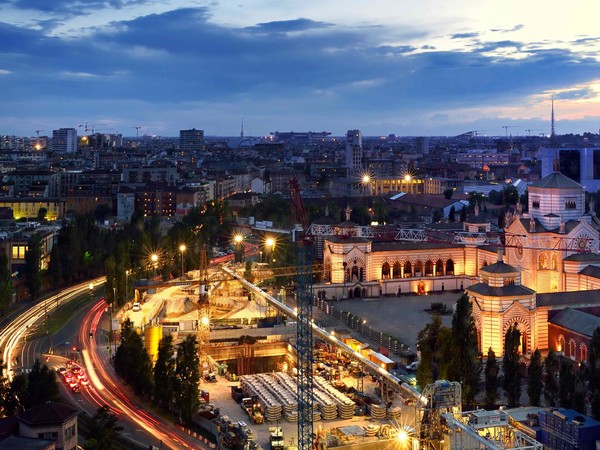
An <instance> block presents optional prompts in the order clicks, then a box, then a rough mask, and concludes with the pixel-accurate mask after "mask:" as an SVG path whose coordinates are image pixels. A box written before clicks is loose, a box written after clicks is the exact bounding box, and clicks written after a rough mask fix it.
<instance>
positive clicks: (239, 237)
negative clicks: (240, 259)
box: [233, 234, 244, 244]
mask: <svg viewBox="0 0 600 450" xmlns="http://www.w3.org/2000/svg"><path fill="white" fill-rule="evenodd" d="M233 240H234V241H235V243H236V244H241V243H242V241H243V240H244V236H242V235H241V234H236V235H235V236H234V237H233Z"/></svg>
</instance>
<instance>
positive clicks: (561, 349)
mask: <svg viewBox="0 0 600 450" xmlns="http://www.w3.org/2000/svg"><path fill="white" fill-rule="evenodd" d="M565 347H566V342H565V337H564V336H563V335H562V334H561V335H559V336H558V346H557V347H556V351H557V352H566V351H567V349H566V348H565Z"/></svg>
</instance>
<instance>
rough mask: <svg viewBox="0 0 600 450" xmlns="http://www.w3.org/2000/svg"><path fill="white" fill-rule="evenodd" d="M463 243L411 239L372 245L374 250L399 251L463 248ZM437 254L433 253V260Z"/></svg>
mask: <svg viewBox="0 0 600 450" xmlns="http://www.w3.org/2000/svg"><path fill="white" fill-rule="evenodd" d="M463 247H464V245H463V244H446V243H441V242H410V241H393V242H388V241H381V242H373V246H372V247H371V249H372V251H374V252H381V251H398V250H430V249H436V248H439V249H443V248H463ZM437 259H438V258H437V257H435V255H431V260H437Z"/></svg>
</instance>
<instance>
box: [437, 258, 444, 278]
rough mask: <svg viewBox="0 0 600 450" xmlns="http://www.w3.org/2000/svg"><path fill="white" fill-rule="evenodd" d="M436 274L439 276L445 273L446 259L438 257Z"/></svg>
mask: <svg viewBox="0 0 600 450" xmlns="http://www.w3.org/2000/svg"><path fill="white" fill-rule="evenodd" d="M435 274H436V275H437V276H442V275H444V261H442V260H441V259H438V260H437V262H436V263H435Z"/></svg>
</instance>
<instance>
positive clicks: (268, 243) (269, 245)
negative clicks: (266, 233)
mask: <svg viewBox="0 0 600 450" xmlns="http://www.w3.org/2000/svg"><path fill="white" fill-rule="evenodd" d="M265 247H266V250H267V262H268V263H269V265H270V264H271V257H272V255H273V249H274V248H275V239H274V238H273V237H268V238H267V239H266V240H265Z"/></svg>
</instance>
